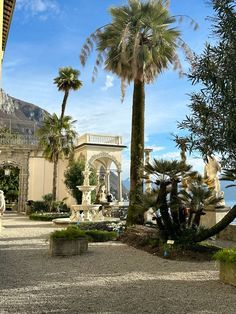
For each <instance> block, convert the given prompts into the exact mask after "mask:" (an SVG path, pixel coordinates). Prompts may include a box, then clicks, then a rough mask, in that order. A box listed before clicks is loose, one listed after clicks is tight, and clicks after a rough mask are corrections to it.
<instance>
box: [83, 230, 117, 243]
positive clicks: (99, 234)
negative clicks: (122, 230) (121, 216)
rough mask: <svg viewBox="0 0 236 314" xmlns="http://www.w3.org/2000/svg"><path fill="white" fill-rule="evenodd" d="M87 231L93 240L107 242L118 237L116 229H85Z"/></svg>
mask: <svg viewBox="0 0 236 314" xmlns="http://www.w3.org/2000/svg"><path fill="white" fill-rule="evenodd" d="M85 233H86V235H87V236H88V238H89V240H90V241H91V242H106V241H112V240H115V239H116V238H117V234H116V232H114V231H101V230H85Z"/></svg>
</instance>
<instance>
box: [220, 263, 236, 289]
mask: <svg viewBox="0 0 236 314" xmlns="http://www.w3.org/2000/svg"><path fill="white" fill-rule="evenodd" d="M220 280H221V281H222V282H224V283H228V284H230V285H233V286H236V263H226V262H220Z"/></svg>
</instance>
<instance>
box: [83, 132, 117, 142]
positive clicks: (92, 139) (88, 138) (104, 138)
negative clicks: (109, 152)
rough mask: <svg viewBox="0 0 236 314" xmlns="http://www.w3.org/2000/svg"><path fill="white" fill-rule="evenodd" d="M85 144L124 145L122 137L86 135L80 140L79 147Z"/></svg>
mask: <svg viewBox="0 0 236 314" xmlns="http://www.w3.org/2000/svg"><path fill="white" fill-rule="evenodd" d="M84 143H91V144H105V145H122V138H121V136H111V135H98V134H89V133H86V134H84V135H82V136H80V137H79V138H78V141H77V145H81V144H84Z"/></svg>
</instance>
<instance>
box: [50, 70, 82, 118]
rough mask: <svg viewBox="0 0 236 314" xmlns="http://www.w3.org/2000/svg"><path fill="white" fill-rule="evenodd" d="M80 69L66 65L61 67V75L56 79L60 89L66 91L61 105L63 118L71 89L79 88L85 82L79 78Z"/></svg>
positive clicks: (55, 82) (55, 81)
mask: <svg viewBox="0 0 236 314" xmlns="http://www.w3.org/2000/svg"><path fill="white" fill-rule="evenodd" d="M79 75H80V71H78V70H75V69H73V68H71V67H64V68H60V69H59V76H58V77H56V78H55V79H54V84H56V85H57V88H58V90H59V91H63V92H64V97H63V101H62V105H61V117H60V119H61V120H62V119H63V117H64V114H65V108H66V102H67V98H68V96H69V92H70V91H71V90H74V91H76V90H78V89H80V88H81V87H82V85H83V83H82V81H80V80H79V79H78V76H79Z"/></svg>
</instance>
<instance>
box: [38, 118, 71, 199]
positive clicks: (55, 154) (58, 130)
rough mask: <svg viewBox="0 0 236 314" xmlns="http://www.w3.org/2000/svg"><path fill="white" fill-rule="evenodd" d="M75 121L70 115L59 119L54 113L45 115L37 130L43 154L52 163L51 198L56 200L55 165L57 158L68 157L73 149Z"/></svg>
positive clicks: (56, 164)
mask: <svg viewBox="0 0 236 314" xmlns="http://www.w3.org/2000/svg"><path fill="white" fill-rule="evenodd" d="M74 122H75V121H72V118H71V117H70V116H64V118H63V119H62V120H61V119H59V118H58V117H57V115H56V114H55V113H53V115H52V116H50V115H47V116H46V117H45V119H44V121H43V125H42V127H41V128H40V129H39V130H38V131H37V136H38V138H39V145H40V146H41V148H42V150H43V156H44V157H45V158H46V159H47V160H48V161H49V162H52V163H53V187H52V195H53V200H56V182H57V167H58V161H59V159H64V158H66V157H69V156H70V154H71V153H72V152H73V149H74V140H75V137H76V132H75V130H74V128H73V124H74Z"/></svg>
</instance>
